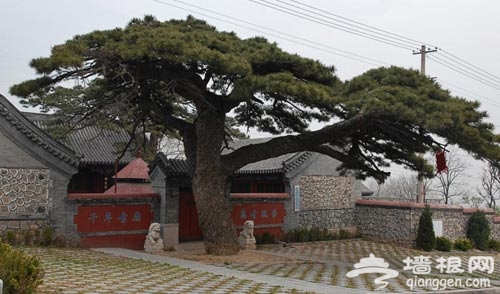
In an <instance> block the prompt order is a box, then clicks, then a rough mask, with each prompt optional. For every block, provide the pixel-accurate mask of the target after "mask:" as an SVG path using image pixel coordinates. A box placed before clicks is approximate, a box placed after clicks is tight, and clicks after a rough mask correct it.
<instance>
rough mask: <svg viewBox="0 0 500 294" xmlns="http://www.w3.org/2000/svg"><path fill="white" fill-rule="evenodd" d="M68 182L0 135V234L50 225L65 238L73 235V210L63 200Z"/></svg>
mask: <svg viewBox="0 0 500 294" xmlns="http://www.w3.org/2000/svg"><path fill="white" fill-rule="evenodd" d="M34 148H35V147H34ZM68 182H69V175H63V174H61V173H60V172H58V171H55V170H53V169H51V168H49V167H48V166H47V165H45V164H44V163H42V162H40V161H39V160H37V159H36V158H35V157H33V156H32V155H30V154H28V153H27V152H26V151H24V150H23V149H22V148H20V147H19V146H17V145H16V144H14V143H13V142H12V141H11V140H10V139H9V138H8V137H6V136H5V135H4V134H3V133H2V132H0V233H2V232H5V231H6V230H23V231H25V230H35V229H39V228H42V227H44V226H48V225H51V226H52V227H54V228H55V229H56V231H57V232H58V233H61V234H64V235H66V236H68V238H71V237H72V236H75V232H76V231H75V230H74V225H73V219H72V207H71V206H68V204H67V202H66V199H65V198H66V191H67V190H66V189H67V186H68Z"/></svg>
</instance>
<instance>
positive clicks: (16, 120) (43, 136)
mask: <svg viewBox="0 0 500 294" xmlns="http://www.w3.org/2000/svg"><path fill="white" fill-rule="evenodd" d="M0 116H1V117H3V118H4V119H5V121H6V122H7V123H8V124H10V125H11V126H12V127H14V128H15V129H17V131H19V132H20V133H21V134H24V135H25V136H26V137H27V138H29V139H30V140H31V141H32V142H33V143H35V144H36V145H38V146H40V147H41V148H43V149H45V150H46V151H47V152H49V153H50V154H52V155H53V156H55V157H57V158H59V159H61V160H63V161H64V162H66V163H68V164H69V165H71V166H75V167H76V166H78V163H79V158H78V156H77V153H75V151H74V150H71V149H70V148H68V147H67V146H65V145H63V144H61V143H59V142H57V141H56V140H54V139H53V138H52V137H51V136H50V135H48V134H47V133H45V132H44V131H43V130H42V129H40V128H39V127H37V126H36V125H35V124H33V123H32V122H31V121H30V120H29V119H28V118H27V117H26V116H24V115H23V114H22V113H21V112H20V111H19V110H18V109H17V108H16V107H15V106H14V105H12V104H11V103H10V102H9V100H7V98H5V97H4V96H2V95H0Z"/></svg>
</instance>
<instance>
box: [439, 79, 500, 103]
mask: <svg viewBox="0 0 500 294" xmlns="http://www.w3.org/2000/svg"><path fill="white" fill-rule="evenodd" d="M437 80H438V82H439V83H441V84H443V85H446V86H448V87H449V88H451V89H452V90H454V91H455V92H457V93H460V92H461V94H465V95H464V96H472V97H474V98H475V99H476V100H479V99H478V98H481V99H484V100H486V101H487V103H488V104H490V105H492V106H495V107H498V108H500V103H497V102H496V101H495V100H494V99H491V98H488V97H486V96H483V95H479V94H477V93H474V92H472V91H469V90H467V89H464V88H462V87H459V86H457V85H454V84H452V83H449V82H447V81H444V80H442V79H440V78H438V79H437Z"/></svg>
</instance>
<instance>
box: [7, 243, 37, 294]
mask: <svg viewBox="0 0 500 294" xmlns="http://www.w3.org/2000/svg"><path fill="white" fill-rule="evenodd" d="M43 275H44V271H43V268H42V265H41V262H40V259H38V258H37V257H34V256H28V255H26V254H25V253H24V252H22V251H20V250H15V249H12V247H11V246H10V245H8V244H6V243H2V242H0V279H1V280H2V281H3V293H4V294H9V293H15V294H30V293H35V292H36V287H37V286H38V285H40V284H41V283H42V278H43Z"/></svg>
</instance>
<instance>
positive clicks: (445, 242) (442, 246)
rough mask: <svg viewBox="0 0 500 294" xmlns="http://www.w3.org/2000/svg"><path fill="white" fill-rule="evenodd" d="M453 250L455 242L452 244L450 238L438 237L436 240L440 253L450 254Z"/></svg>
mask: <svg viewBox="0 0 500 294" xmlns="http://www.w3.org/2000/svg"><path fill="white" fill-rule="evenodd" d="M452 248H453V242H451V241H450V240H449V239H448V238H445V237H437V238H436V249H437V250H439V251H445V252H450V251H451V249H452Z"/></svg>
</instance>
